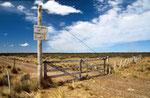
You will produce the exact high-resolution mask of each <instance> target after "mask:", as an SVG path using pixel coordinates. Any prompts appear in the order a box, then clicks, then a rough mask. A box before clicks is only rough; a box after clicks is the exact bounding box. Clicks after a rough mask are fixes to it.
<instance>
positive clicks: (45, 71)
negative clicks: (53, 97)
mask: <svg viewBox="0 0 150 98" xmlns="http://www.w3.org/2000/svg"><path fill="white" fill-rule="evenodd" d="M46 77H47V65H46V63H44V78H46Z"/></svg>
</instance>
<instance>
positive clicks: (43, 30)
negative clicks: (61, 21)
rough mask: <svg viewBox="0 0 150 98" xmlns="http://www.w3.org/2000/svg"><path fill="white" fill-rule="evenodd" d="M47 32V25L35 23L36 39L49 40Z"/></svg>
mask: <svg viewBox="0 0 150 98" xmlns="http://www.w3.org/2000/svg"><path fill="white" fill-rule="evenodd" d="M47 32H48V29H47V27H46V26H38V25H34V40H47Z"/></svg>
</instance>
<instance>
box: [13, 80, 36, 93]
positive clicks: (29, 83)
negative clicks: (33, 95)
mask: <svg viewBox="0 0 150 98" xmlns="http://www.w3.org/2000/svg"><path fill="white" fill-rule="evenodd" d="M13 90H14V91H16V92H18V93H20V92H21V91H26V92H28V93H30V92H31V91H37V90H38V83H37V82H36V81H35V80H25V81H22V82H21V81H19V80H17V81H15V83H14V85H13Z"/></svg>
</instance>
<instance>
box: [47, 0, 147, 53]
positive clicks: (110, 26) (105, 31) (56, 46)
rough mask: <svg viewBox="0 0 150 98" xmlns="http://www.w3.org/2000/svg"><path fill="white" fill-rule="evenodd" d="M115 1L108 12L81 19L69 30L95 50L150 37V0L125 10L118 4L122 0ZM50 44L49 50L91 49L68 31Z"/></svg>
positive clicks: (138, 1) (142, 1)
mask: <svg viewBox="0 0 150 98" xmlns="http://www.w3.org/2000/svg"><path fill="white" fill-rule="evenodd" d="M115 2H116V3H113V8H112V9H110V10H109V11H107V12H106V13H105V14H103V15H100V16H99V17H97V18H94V19H93V20H92V21H89V22H87V21H86V22H85V21H78V22H76V23H74V24H73V25H71V26H68V27H66V28H65V29H68V31H69V32H71V33H73V34H74V35H76V36H78V37H79V38H80V39H81V40H82V41H84V42H85V43H86V44H88V45H89V46H90V47H91V48H93V49H97V48H102V47H109V46H112V45H115V44H118V43H127V42H136V41H143V40H150V37H149V36H150V28H149V27H150V22H149V21H150V18H149V17H150V7H149V6H148V5H150V1H149V0H137V1H136V2H134V3H133V4H131V5H128V6H127V9H126V10H123V11H122V9H121V8H120V7H118V5H117V4H118V2H117V1H115ZM47 44H48V46H49V47H48V48H47V50H48V51H56V52H58V51H59V52H68V51H71V52H72V51H75V52H78V51H80V52H81V51H88V48H87V47H85V46H84V45H83V44H82V43H80V42H79V41H78V40H76V39H75V38H74V37H73V36H71V35H70V34H69V33H68V32H67V31H66V30H61V31H59V34H58V35H57V36H55V37H53V38H52V40H50V41H48V42H47ZM60 47H61V48H60Z"/></svg>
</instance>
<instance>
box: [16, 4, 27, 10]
mask: <svg viewBox="0 0 150 98" xmlns="http://www.w3.org/2000/svg"><path fill="white" fill-rule="evenodd" d="M17 9H18V10H20V11H23V10H24V9H25V7H24V6H23V5H19V6H18V7H17Z"/></svg>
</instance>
